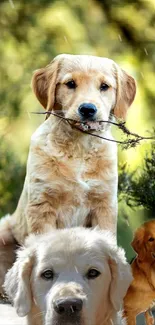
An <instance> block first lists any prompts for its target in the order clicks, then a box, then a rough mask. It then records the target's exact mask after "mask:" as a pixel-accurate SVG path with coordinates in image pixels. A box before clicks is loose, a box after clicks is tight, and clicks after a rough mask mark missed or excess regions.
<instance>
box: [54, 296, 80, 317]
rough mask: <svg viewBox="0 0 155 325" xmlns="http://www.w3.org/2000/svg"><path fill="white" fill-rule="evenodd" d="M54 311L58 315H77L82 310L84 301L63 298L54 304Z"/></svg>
mask: <svg viewBox="0 0 155 325" xmlns="http://www.w3.org/2000/svg"><path fill="white" fill-rule="evenodd" d="M53 305H54V310H55V311H56V312H57V313H58V314H70V315H72V314H75V313H79V312H80V311H81V310H82V306H83V301H82V299H80V298H72V297H70V298H61V299H57V300H55V302H54V304H53Z"/></svg>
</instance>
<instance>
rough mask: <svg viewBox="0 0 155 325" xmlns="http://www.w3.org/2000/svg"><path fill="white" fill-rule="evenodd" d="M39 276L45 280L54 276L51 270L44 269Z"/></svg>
mask: <svg viewBox="0 0 155 325" xmlns="http://www.w3.org/2000/svg"><path fill="white" fill-rule="evenodd" d="M41 277H42V278H43V279H45V280H52V279H53V277H54V273H53V271H52V270H46V271H44V272H43V273H42V274H41Z"/></svg>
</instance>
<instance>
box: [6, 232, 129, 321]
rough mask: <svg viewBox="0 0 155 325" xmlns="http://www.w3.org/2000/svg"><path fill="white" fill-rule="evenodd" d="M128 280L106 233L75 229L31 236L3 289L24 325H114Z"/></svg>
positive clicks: (126, 268)
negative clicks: (24, 318)
mask: <svg viewBox="0 0 155 325" xmlns="http://www.w3.org/2000/svg"><path fill="white" fill-rule="evenodd" d="M131 280H132V276H131V272H130V266H129V265H128V263H127V262H126V258H125V256H124V250H122V249H120V248H118V247H117V246H116V241H115V238H114V237H113V236H112V235H111V233H110V232H108V231H106V230H105V231H99V230H90V229H84V228H80V227H79V228H72V229H63V230H52V231H51V232H49V233H47V234H44V235H30V236H29V238H28V239H27V240H26V244H25V247H24V248H22V249H20V250H19V252H18V257H17V260H16V262H15V264H14V265H13V267H12V268H11V269H10V270H9V272H8V273H7V275H6V280H5V285H4V286H5V290H6V292H7V294H8V296H9V297H10V298H11V299H12V301H13V304H14V306H15V308H16V311H17V313H18V315H19V316H25V315H28V324H29V325H43V324H44V325H72V324H76V325H112V324H113V325H118V324H125V323H124V320H122V318H121V315H120V314H121V313H119V311H120V309H121V304H122V300H123V297H124V296H125V294H126V291H127V289H128V286H129V284H130V283H131Z"/></svg>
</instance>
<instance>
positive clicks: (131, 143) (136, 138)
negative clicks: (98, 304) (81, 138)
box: [31, 111, 155, 149]
mask: <svg viewBox="0 0 155 325" xmlns="http://www.w3.org/2000/svg"><path fill="white" fill-rule="evenodd" d="M31 113H32V114H44V115H45V114H47V115H48V114H52V115H54V116H57V117H59V118H61V119H63V120H66V122H68V123H69V124H70V125H71V126H72V127H74V128H76V129H77V130H79V131H80V132H83V133H86V134H90V135H91V136H94V137H97V138H100V139H103V140H107V141H110V142H115V143H118V144H121V145H123V146H124V149H129V148H132V147H135V146H136V145H137V144H139V143H140V141H142V140H155V137H144V136H141V135H139V134H137V133H133V132H130V131H129V130H128V128H127V127H126V126H125V122H119V123H117V122H113V121H111V120H108V121H105V120H99V121H98V120H96V121H89V122H88V121H84V122H80V121H77V120H74V119H71V118H66V117H64V116H63V115H62V114H57V113H55V112H52V111H45V112H31ZM93 123H94V126H95V124H96V126H97V124H98V126H99V127H98V129H97V128H96V129H95V128H94V129H93ZM102 123H107V124H112V125H115V126H117V127H118V128H119V129H120V130H121V131H122V132H123V133H124V134H125V135H126V136H127V137H129V136H132V137H133V138H130V139H128V140H124V141H120V140H114V139H108V138H105V137H103V136H100V135H99V134H95V133H92V132H89V131H93V132H94V131H102ZM89 126H90V127H89Z"/></svg>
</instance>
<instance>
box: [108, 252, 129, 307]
mask: <svg viewBox="0 0 155 325" xmlns="http://www.w3.org/2000/svg"><path fill="white" fill-rule="evenodd" d="M115 255H116V256H115V257H110V258H109V267H110V270H111V284H110V301H111V303H112V305H113V307H114V309H115V310H116V311H119V310H120V309H121V305H122V302H123V298H124V296H125V294H126V292H127V289H128V287H129V285H130V283H131V281H132V274H131V268H130V265H129V264H128V263H127V261H126V258H125V254H124V250H123V249H121V248H118V249H117V252H116V254H115Z"/></svg>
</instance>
